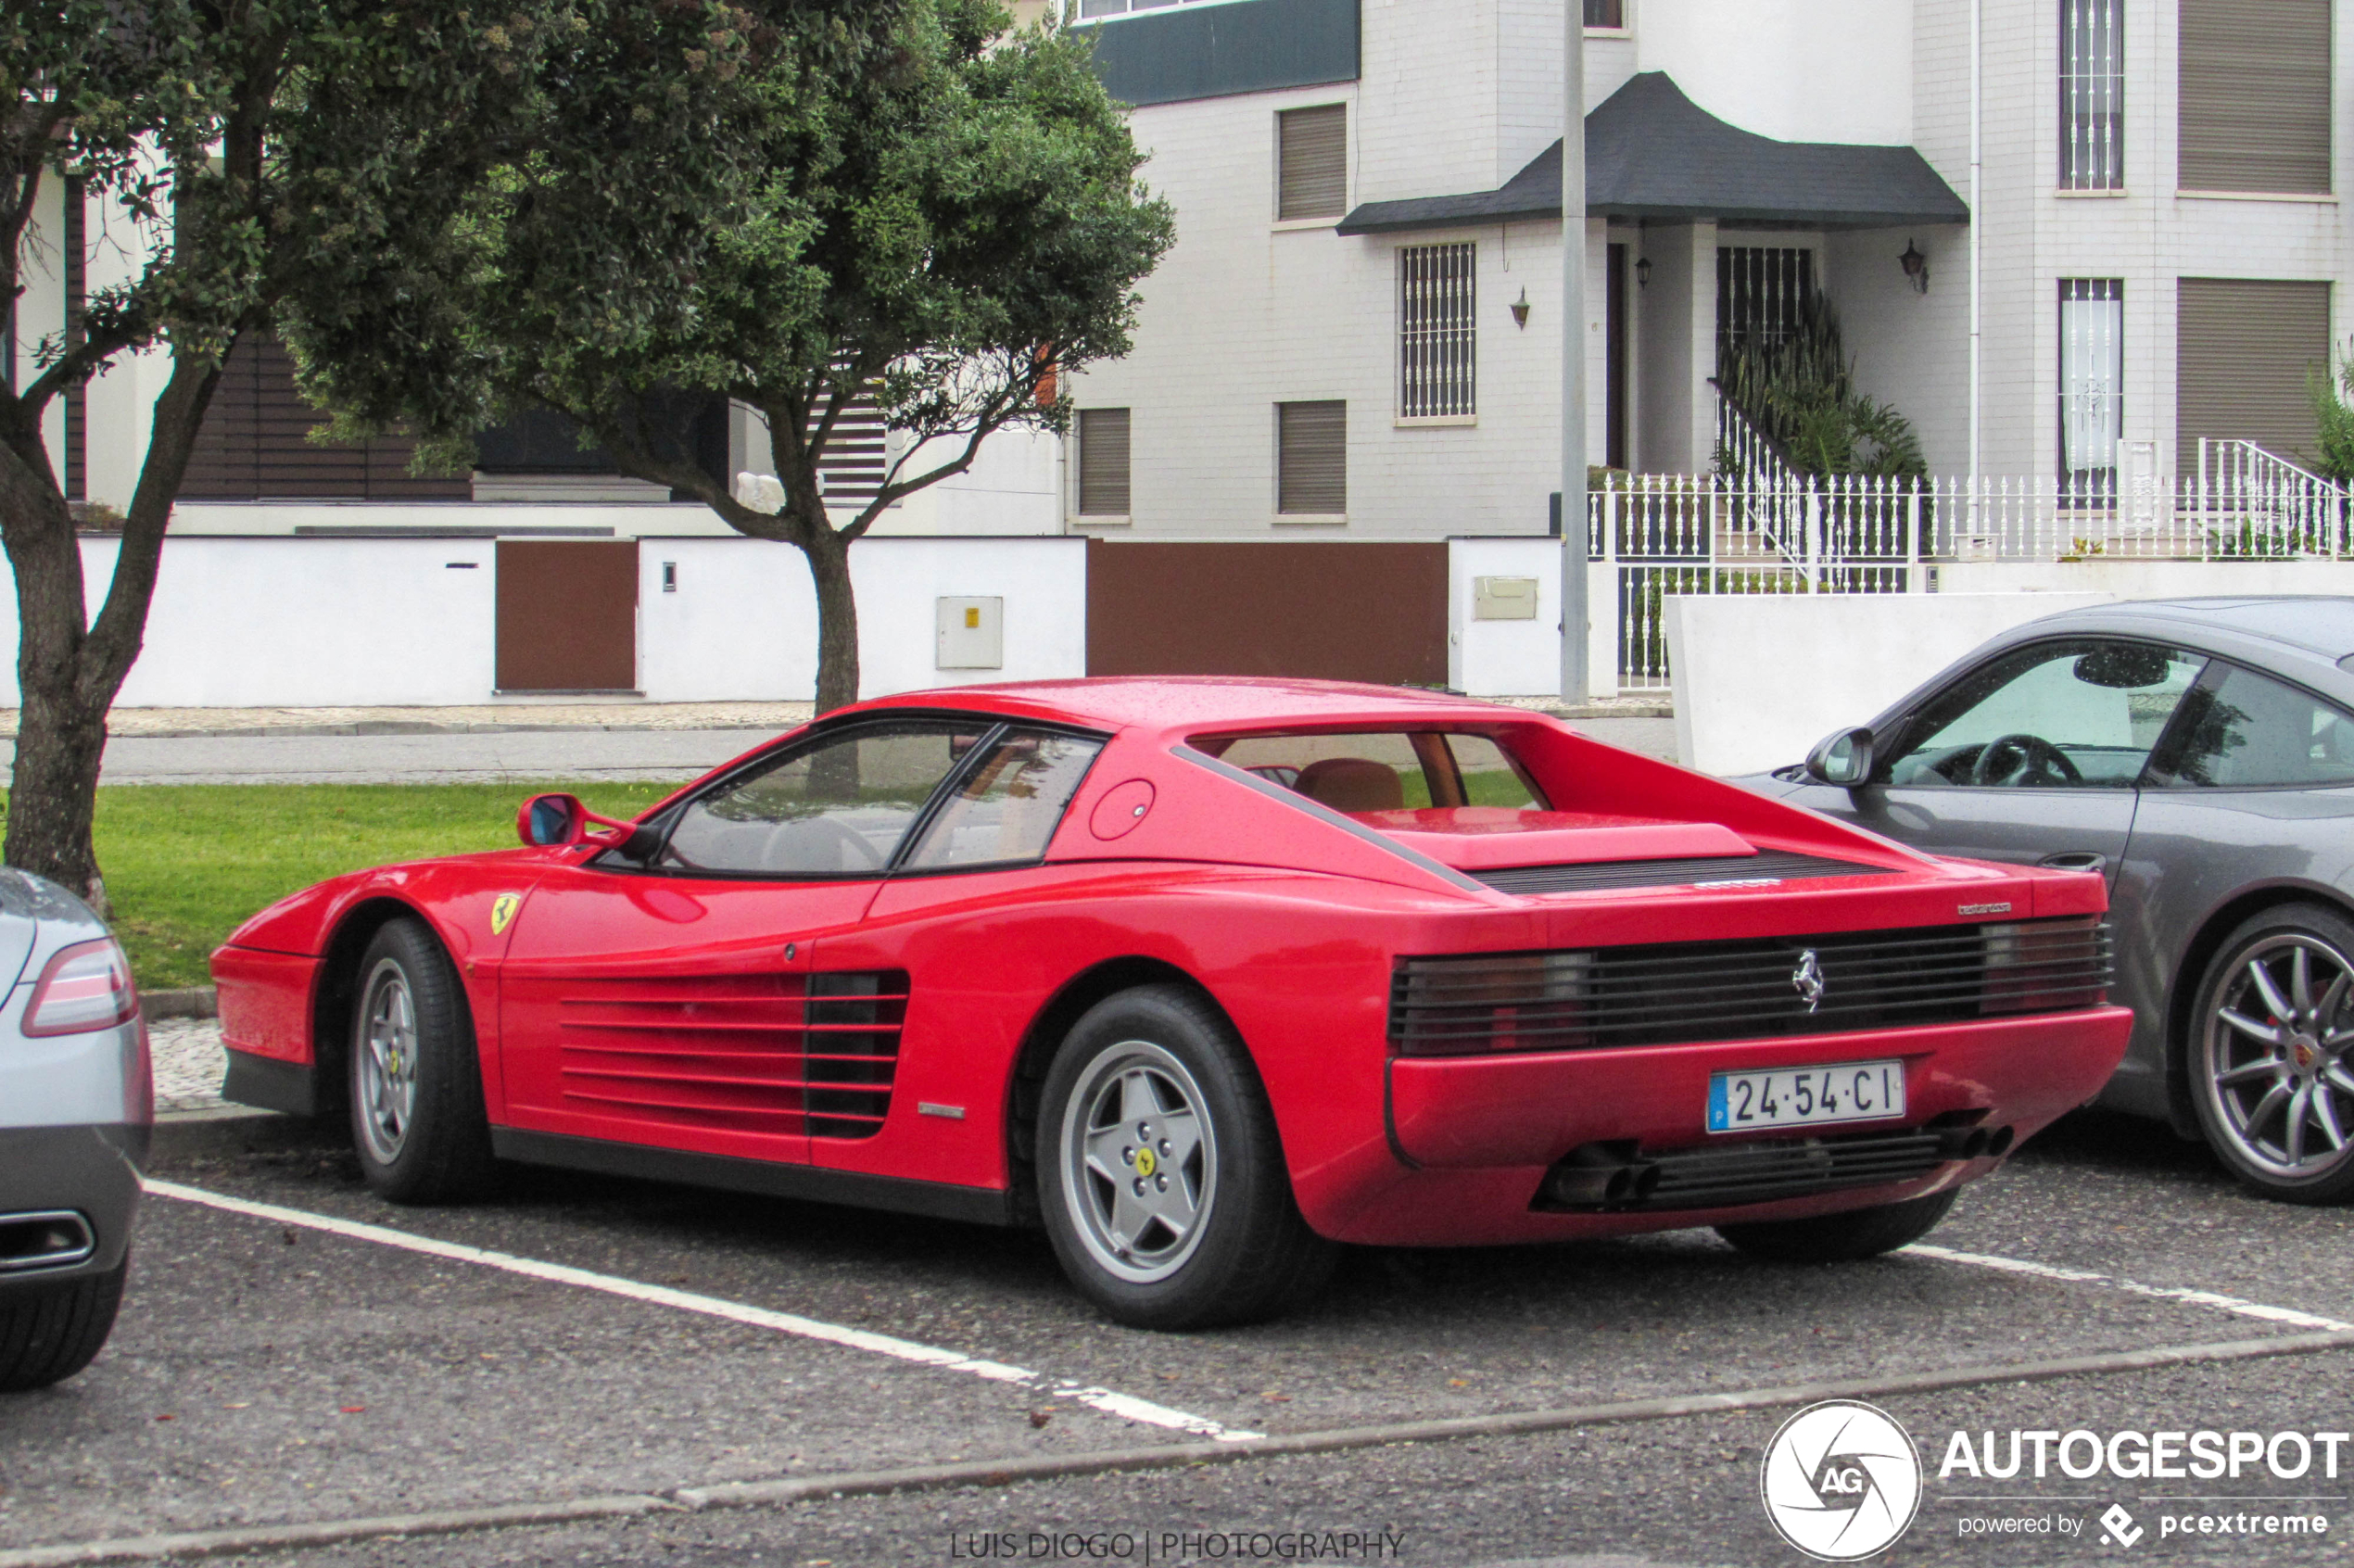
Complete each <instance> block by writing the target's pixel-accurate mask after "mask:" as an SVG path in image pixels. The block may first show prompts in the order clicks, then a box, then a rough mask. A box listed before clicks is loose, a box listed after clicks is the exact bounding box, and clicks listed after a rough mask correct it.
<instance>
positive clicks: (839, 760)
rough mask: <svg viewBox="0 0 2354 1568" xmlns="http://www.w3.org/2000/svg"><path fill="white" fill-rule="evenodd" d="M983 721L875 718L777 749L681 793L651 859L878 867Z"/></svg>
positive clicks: (839, 869) (836, 871)
mask: <svg viewBox="0 0 2354 1568" xmlns="http://www.w3.org/2000/svg"><path fill="white" fill-rule="evenodd" d="M990 727H991V726H990V725H989V724H988V723H986V722H985V721H982V722H977V723H976V724H974V725H972V726H969V727H962V728H960V727H956V726H954V725H947V724H930V723H927V724H903V725H877V726H872V727H864V728H860V729H857V730H854V731H852V732H850V733H847V734H842V735H836V736H829V737H826V738H823V739H820V740H816V741H814V742H813V743H811V744H809V745H807V746H803V747H798V748H796V749H794V750H792V751H791V752H783V753H781V754H780V755H779V756H778V757H777V758H776V760H775V761H773V762H771V763H770V764H768V765H766V766H764V767H761V768H758V769H756V770H755V771H753V772H751V773H749V774H743V775H739V776H738V777H737V778H733V779H730V780H729V781H728V782H727V783H726V784H723V785H721V786H720V787H719V788H718V789H716V790H712V791H711V792H710V793H708V794H706V795H702V796H700V797H698V798H697V799H695V800H693V801H690V803H688V804H687V807H686V809H685V810H684V811H682V812H681V813H680V814H679V816H678V819H677V825H676V826H674V827H673V828H671V830H670V837H669V840H668V841H667V842H665V843H664V846H663V852H662V858H661V859H660V861H659V862H657V864H658V865H660V866H663V867H664V868H665V869H669V870H677V871H719V872H732V873H735V874H737V875H742V876H758V875H774V876H789V877H791V876H798V877H851V876H861V875H869V876H871V875H880V873H881V871H882V869H883V867H884V866H888V865H890V864H891V857H892V852H893V851H895V850H896V849H897V848H898V847H899V841H900V840H901V839H902V838H903V837H905V834H906V831H907V828H908V826H909V824H911V823H913V822H914V821H915V820H916V816H917V814H918V812H920V811H922V810H923V807H924V803H925V802H926V801H929V800H930V799H931V796H932V792H933V791H934V790H937V789H939V788H940V782H941V780H942V779H943V778H947V777H948V772H949V770H950V769H951V768H953V767H954V766H956V763H957V762H958V760H959V759H961V758H962V757H963V756H964V754H965V752H967V751H968V750H969V749H970V748H971V746H972V744H973V743H974V742H975V741H976V740H979V739H980V738H981V735H983V734H985V733H987V731H988V729H989V728H990Z"/></svg>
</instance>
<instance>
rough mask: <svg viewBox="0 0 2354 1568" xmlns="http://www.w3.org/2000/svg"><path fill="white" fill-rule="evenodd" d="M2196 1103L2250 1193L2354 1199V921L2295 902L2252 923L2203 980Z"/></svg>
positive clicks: (2226, 945) (2204, 1128)
mask: <svg viewBox="0 0 2354 1568" xmlns="http://www.w3.org/2000/svg"><path fill="white" fill-rule="evenodd" d="M2191 1029H2192V1031H2193V1032H2192V1036H2191V1039H2190V1042H2189V1044H2190V1049H2189V1051H2188V1052H2187V1053H2186V1055H2187V1057H2188V1060H2187V1061H2186V1062H2185V1063H2184V1068H2185V1069H2186V1071H2187V1072H2188V1073H2189V1080H2190V1091H2191V1104H2192V1106H2194V1107H2195V1108H2196V1111H2197V1113H2198V1126H2199V1131H2200V1132H2202V1133H2204V1134H2205V1135H2206V1137H2207V1142H2208V1146H2209V1147H2210V1148H2212V1149H2213V1150H2214V1151H2215V1153H2216V1156H2217V1157H2219V1158H2220V1159H2221V1161H2222V1162H2223V1165H2224V1167H2225V1169H2227V1170H2230V1171H2231V1173H2232V1174H2233V1175H2234V1176H2235V1177H2237V1178H2238V1179H2239V1182H2240V1183H2241V1185H2243V1186H2245V1187H2246V1188H2247V1189H2249V1190H2250V1191H2251V1192H2255V1193H2258V1194H2260V1195H2263V1196H2265V1197H2268V1198H2272V1199H2273V1200H2274V1201H2276V1202H2280V1203H2315V1204H2319V1203H2342V1202H2344V1201H2345V1200H2346V1199H2348V1197H2354V922H2349V921H2348V920H2347V919H2346V917H2344V916H2342V915H2340V914H2338V913H2337V912H2336V911H2335V910H2333V909H2325V908H2322V906H2320V905H2318V904H2284V905H2282V906H2281V907H2279V908H2277V909H2267V910H2265V911H2264V912H2263V913H2262V914H2260V915H2258V916H2256V917H2253V918H2252V919H2249V920H2247V921H2246V922H2244V923H2243V924H2242V925H2241V926H2240V928H2239V929H2237V930H2235V931H2234V932H2233V933H2232V934H2231V935H2230V936H2229V937H2228V938H2226V939H2225V940H2224V942H2223V945H2222V947H2221V949H2219V950H2218V951H2217V953H2216V955H2215V961H2214V962H2213V963H2211V964H2209V965H2208V968H2207V973H2206V974H2205V975H2203V976H2201V977H2200V978H2199V986H2198V995H2197V999H2196V1004H2195V1005H2194V1007H2193V1009H2192V1013H2191Z"/></svg>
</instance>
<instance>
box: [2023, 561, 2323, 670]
mask: <svg viewBox="0 0 2354 1568" xmlns="http://www.w3.org/2000/svg"><path fill="white" fill-rule="evenodd" d="M2225 570H2229V568H2228V567H2226V568H2225ZM2046 620H2047V621H2049V622H2051V623H2053V624H2058V623H2061V622H2066V623H2068V624H2069V625H2079V624H2082V625H2092V624H2095V623H2097V624H2104V625H2113V624H2120V623H2126V622H2132V623H2137V624H2145V623H2148V622H2151V621H2170V622H2174V623H2177V624H2179V625H2183V626H2190V627H2195V628H2199V629H2211V630H2216V631H2222V632H2227V633H2230V634H2232V635H2234V636H2237V637H2243V638H2250V639H2256V640H2259V641H2263V642H2275V643H2279V644H2281V645H2283V646H2284V647H2289V648H2298V649H2303V650H2304V651H2308V652H2311V653H2319V654H2321V655H2322V657H2324V658H2327V659H2330V660H2333V661H2335V660H2338V659H2342V658H2345V657H2347V656H2348V654H2354V599H2343V598H2332V597H2329V596H2326V595H2322V594H2302V595H2288V594H2280V595H2254V594H2242V595H2236V596H2231V597H2226V596H2222V595H2216V596H2214V597H2211V598H2202V599H2142V600H2130V601H2123V602H2120V603H2117V604H2099V605H2093V606H2089V607H2087V608H2085V609H2082V610H2076V611H2071V612H2069V613H2066V614H2063V615H2057V616H2050V617H2046ZM2034 624H2035V625H2037V626H2043V625H2044V624H2045V623H2044V622H2043V621H2039V622H2036V623H2034Z"/></svg>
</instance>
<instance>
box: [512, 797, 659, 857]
mask: <svg viewBox="0 0 2354 1568" xmlns="http://www.w3.org/2000/svg"><path fill="white" fill-rule="evenodd" d="M592 827H596V828H611V829H612V832H611V833H610V834H609V835H608V836H607V837H605V838H603V839H601V840H600V842H601V843H603V844H604V845H605V846H606V847H607V848H609V849H612V850H614V851H617V852H618V853H620V854H624V855H626V856H627V857H628V858H629V859H631V860H636V861H640V862H643V861H647V860H651V859H652V858H653V855H654V852H655V851H656V850H658V849H660V848H661V847H662V835H661V834H660V833H659V832H657V831H655V830H654V829H653V828H643V827H640V826H639V825H638V824H637V823H635V822H616V821H614V819H613V818H612V817H610V816H598V815H597V814H596V813H595V812H593V811H590V810H589V808H588V807H587V806H585V805H582V804H581V803H580V797H579V796H577V795H534V796H532V797H531V799H529V800H527V801H525V802H524V803H523V809H522V810H521V811H519V812H517V813H515V836H516V837H517V838H519V839H521V840H522V841H524V842H525V843H526V844H529V845H531V846H533V847H534V848H538V849H546V848H553V847H559V846H562V845H564V844H579V843H587V842H588V841H589V828H592Z"/></svg>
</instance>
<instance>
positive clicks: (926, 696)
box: [858, 676, 1538, 733]
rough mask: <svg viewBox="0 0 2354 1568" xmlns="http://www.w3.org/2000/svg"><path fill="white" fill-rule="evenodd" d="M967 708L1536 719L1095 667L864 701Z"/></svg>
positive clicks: (1306, 687)
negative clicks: (1089, 671)
mask: <svg viewBox="0 0 2354 1568" xmlns="http://www.w3.org/2000/svg"><path fill="white" fill-rule="evenodd" d="M858 706H859V709H860V711H862V712H872V711H877V710H887V709H890V708H894V707H923V708H933V709H938V708H943V707H947V708H971V709H978V710H982V711H985V712H991V713H1001V714H1008V715H1012V716H1019V717H1034V718H1044V719H1054V720H1059V721H1060V722H1063V723H1067V724H1078V725H1084V726H1089V727H1097V728H1120V729H1124V728H1132V727H1133V728H1145V729H1155V730H1172V731H1182V732H1185V733H1201V732H1204V731H1211V730H1216V729H1220V728H1223V727H1237V728H1253V729H1255V728H1259V727H1265V726H1271V725H1283V724H1302V725H1316V726H1323V725H1334V724H1353V723H1369V724H1398V723H1416V724H1434V723H1471V724H1477V723H1487V724H1494V723H1497V722H1499V721H1501V720H1525V719H1534V718H1537V717H1538V715H1537V714H1531V713H1528V712H1526V711H1525V710H1517V709H1513V708H1509V707H1503V706H1500V705H1498V704H1496V703H1492V702H1477V701H1474V700H1472V699H1468V698H1463V697H1458V696H1454V695H1452V694H1450V693H1448V692H1443V691H1425V690H1421V689H1416V688H1413V687H1399V686H1371V685H1364V684H1361V683H1358V682H1355V681H1340V680H1297V679H1269V678H1260V677H1249V676H1095V677H1088V678H1086V679H1083V680H1039V681H1008V682H1005V683H1003V684H999V685H992V686H959V687H955V688H952V689H943V690H934V691H915V692H906V693H904V694H901V695H899V696H895V697H885V698H878V699H876V700H874V701H872V702H862V703H860V704H859V705H858Z"/></svg>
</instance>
